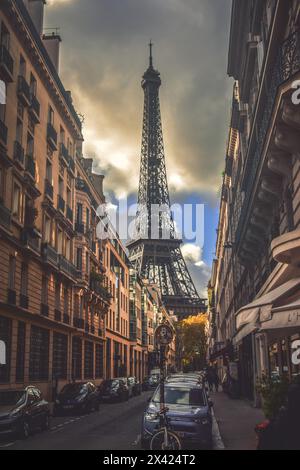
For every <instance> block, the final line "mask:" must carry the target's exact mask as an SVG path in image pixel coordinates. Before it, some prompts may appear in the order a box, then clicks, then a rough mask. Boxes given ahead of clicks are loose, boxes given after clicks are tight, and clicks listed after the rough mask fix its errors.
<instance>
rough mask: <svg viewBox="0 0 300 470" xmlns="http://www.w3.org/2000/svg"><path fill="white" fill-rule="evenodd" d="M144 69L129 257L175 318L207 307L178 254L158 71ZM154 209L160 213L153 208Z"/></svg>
mask: <svg viewBox="0 0 300 470" xmlns="http://www.w3.org/2000/svg"><path fill="white" fill-rule="evenodd" d="M149 48H150V57H149V67H148V69H147V70H146V72H145V74H144V75H143V79H142V88H143V90H144V116H143V134H142V150H141V163H140V165H141V166H140V181H139V193H138V210H137V214H136V220H135V229H136V232H135V236H134V238H133V239H132V240H131V241H130V242H129V243H128V245H127V247H128V250H129V257H130V260H131V262H132V264H133V265H134V266H135V268H136V269H137V271H138V272H139V274H140V275H141V276H142V277H143V278H145V279H148V281H149V282H150V283H154V284H156V285H158V286H159V288H160V290H161V293H162V299H163V302H164V304H165V306H166V308H168V309H169V310H172V311H173V312H174V314H175V315H176V316H177V317H178V319H182V318H186V317H188V316H189V315H196V314H198V313H201V312H204V311H205V309H206V306H205V301H204V300H203V299H201V298H200V297H199V295H198V293H197V290H196V288H195V285H194V283H193V280H192V278H191V276H190V273H189V271H188V269H187V266H186V263H185V260H184V258H183V256H182V253H181V250H180V245H181V243H182V240H180V239H179V238H177V236H176V231H175V226H174V220H173V218H172V214H171V210H170V197H169V190H168V183H167V172H166V164H165V154H164V143H163V133H162V124H161V114H160V104H159V88H160V85H161V78H160V73H159V72H158V71H157V70H155V69H154V67H153V57H152V43H151V42H150V44H149ZM158 208H159V210H158Z"/></svg>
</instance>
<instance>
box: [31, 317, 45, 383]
mask: <svg viewBox="0 0 300 470" xmlns="http://www.w3.org/2000/svg"><path fill="white" fill-rule="evenodd" d="M48 378H49V331H48V330H45V329H43V328H39V327H37V326H33V325H32V326H31V333H30V359H29V379H30V380H35V381H37V380H43V381H47V380H48Z"/></svg>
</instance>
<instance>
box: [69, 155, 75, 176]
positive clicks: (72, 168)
mask: <svg viewBox="0 0 300 470" xmlns="http://www.w3.org/2000/svg"><path fill="white" fill-rule="evenodd" d="M69 168H70V170H71V171H72V173H75V161H74V160H73V158H71V157H70V160H69Z"/></svg>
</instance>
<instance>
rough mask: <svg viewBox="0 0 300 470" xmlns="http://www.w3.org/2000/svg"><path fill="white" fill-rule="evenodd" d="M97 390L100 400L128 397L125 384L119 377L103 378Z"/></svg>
mask: <svg viewBox="0 0 300 470" xmlns="http://www.w3.org/2000/svg"><path fill="white" fill-rule="evenodd" d="M98 390H99V395H100V400H102V401H126V400H128V399H129V390H128V387H127V384H126V383H125V382H124V380H121V379H110V380H104V381H103V382H102V384H101V385H100V386H99V388H98Z"/></svg>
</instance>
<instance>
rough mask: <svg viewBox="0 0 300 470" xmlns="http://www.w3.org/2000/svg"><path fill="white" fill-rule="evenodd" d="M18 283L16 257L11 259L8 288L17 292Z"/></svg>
mask: <svg viewBox="0 0 300 470" xmlns="http://www.w3.org/2000/svg"><path fill="white" fill-rule="evenodd" d="M15 282H16V258H15V256H10V257H9V273H8V288H9V289H10V290H15Z"/></svg>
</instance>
